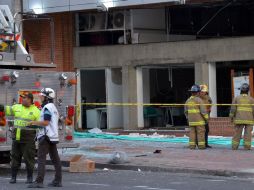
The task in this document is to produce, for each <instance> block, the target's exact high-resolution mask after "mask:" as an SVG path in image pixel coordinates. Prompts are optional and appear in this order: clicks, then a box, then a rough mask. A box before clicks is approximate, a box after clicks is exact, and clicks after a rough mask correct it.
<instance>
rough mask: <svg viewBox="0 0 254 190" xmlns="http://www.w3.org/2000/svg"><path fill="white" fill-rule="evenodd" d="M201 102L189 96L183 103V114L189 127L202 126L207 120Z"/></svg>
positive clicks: (197, 98)
mask: <svg viewBox="0 0 254 190" xmlns="http://www.w3.org/2000/svg"><path fill="white" fill-rule="evenodd" d="M202 104H204V103H203V101H202V100H201V99H200V98H199V97H198V96H191V97H190V98H189V99H188V100H187V101H186V103H185V106H184V112H185V116H186V118H187V119H188V122H189V126H204V125H205V123H206V122H207V120H208V114H207V111H206V107H205V106H204V105H202Z"/></svg>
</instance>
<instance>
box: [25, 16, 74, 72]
mask: <svg viewBox="0 0 254 190" xmlns="http://www.w3.org/2000/svg"><path fill="white" fill-rule="evenodd" d="M49 16H51V17H52V18H53V20H54V28H55V32H54V42H55V51H54V52H55V59H54V63H55V64H56V65H57V68H56V69H48V70H54V71H73V53H72V52H73V46H74V42H75V38H74V33H75V32H74V15H73V14H72V13H56V14H50V15H49ZM23 29H24V39H25V40H26V41H27V43H28V46H29V53H31V54H33V55H34V58H35V62H36V63H50V62H51V61H50V42H51V40H50V25H49V22H48V21H25V22H24V27H23ZM43 70H45V69H43Z"/></svg>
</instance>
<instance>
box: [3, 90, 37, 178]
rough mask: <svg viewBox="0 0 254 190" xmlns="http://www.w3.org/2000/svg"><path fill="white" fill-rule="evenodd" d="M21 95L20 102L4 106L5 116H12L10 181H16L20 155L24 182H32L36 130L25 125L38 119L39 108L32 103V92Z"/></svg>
mask: <svg viewBox="0 0 254 190" xmlns="http://www.w3.org/2000/svg"><path fill="white" fill-rule="evenodd" d="M21 97H22V104H15V105H13V106H5V114H6V116H13V117H14V129H13V131H12V140H13V141H12V149H11V180H10V183H16V177H17V172H18V169H19V167H20V165H21V161H22V157H23V158H24V161H25V164H26V169H27V181H26V183H32V182H33V170H34V164H35V152H36V149H35V137H36V131H35V130H34V129H28V128H27V125H28V123H29V122H31V121H38V120H40V110H39V109H38V108H37V107H36V106H35V105H33V94H32V93H24V94H22V95H21ZM1 107H3V105H1Z"/></svg>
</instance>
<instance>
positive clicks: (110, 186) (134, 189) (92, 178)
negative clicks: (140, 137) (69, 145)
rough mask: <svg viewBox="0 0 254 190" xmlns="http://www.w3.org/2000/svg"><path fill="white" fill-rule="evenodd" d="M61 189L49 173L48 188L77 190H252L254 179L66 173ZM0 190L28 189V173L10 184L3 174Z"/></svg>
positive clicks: (120, 173) (126, 173)
mask: <svg viewBox="0 0 254 190" xmlns="http://www.w3.org/2000/svg"><path fill="white" fill-rule="evenodd" d="M63 176H64V179H63V187H62V188H48V187H47V186H46V184H47V183H48V182H49V181H50V180H52V179H53V173H52V172H47V176H46V179H45V188H47V189H73V190H74V189H75V190H79V189H80V190H81V189H82V190H84V189H89V190H128V189H130V190H215V189H216V190H218V189H223V190H239V189H241V190H253V187H254V179H250V178H249V179H242V178H236V177H231V178H227V177H215V176H204V175H195V174H173V173H159V172H142V171H139V172H138V171H103V170H97V171H96V172H94V173H91V174H88V173H81V174H80V173H79V174H76V173H68V172H64V174H63ZM0 184H1V186H0V190H12V189H13V190H14V189H15V190H16V189H26V186H27V185H26V184H25V173H21V174H19V176H18V183H16V184H14V185H13V184H9V174H8V173H7V172H2V174H0Z"/></svg>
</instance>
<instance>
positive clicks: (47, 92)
mask: <svg viewBox="0 0 254 190" xmlns="http://www.w3.org/2000/svg"><path fill="white" fill-rule="evenodd" d="M41 95H42V96H45V97H47V98H48V99H54V98H55V97H56V93H55V91H54V90H53V89H52V88H43V89H42V90H41Z"/></svg>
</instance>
